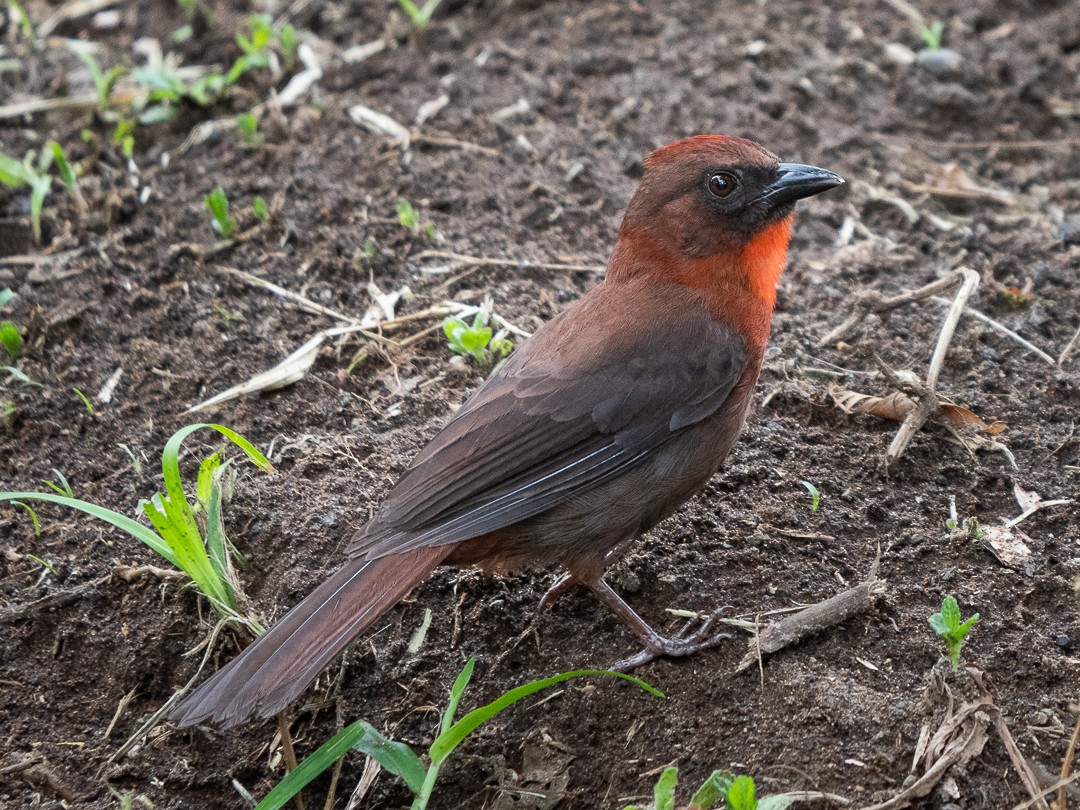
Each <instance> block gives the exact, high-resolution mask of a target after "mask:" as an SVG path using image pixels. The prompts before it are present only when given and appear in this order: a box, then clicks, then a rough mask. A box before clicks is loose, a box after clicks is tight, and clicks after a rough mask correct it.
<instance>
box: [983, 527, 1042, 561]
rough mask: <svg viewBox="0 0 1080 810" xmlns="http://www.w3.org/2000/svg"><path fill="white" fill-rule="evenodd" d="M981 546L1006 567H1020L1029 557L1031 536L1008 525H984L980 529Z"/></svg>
mask: <svg viewBox="0 0 1080 810" xmlns="http://www.w3.org/2000/svg"><path fill="white" fill-rule="evenodd" d="M979 531H980V532H982V537H981V538H980V541H981V542H982V544H983V547H984V548H985V549H986V550H987V551H989V552H990V553H991V554H993V555H994V558H995V559H996V560H997V561H998V562H999V563H1001V564H1002V565H1004V566H1005V567H1006V568H1022V567H1023V566H1024V563H1026V562H1027V561H1028V559H1029V558H1030V557H1031V547H1030V546H1028V544H1027V542H1025V541H1030V540H1031V538H1030V537H1028V536H1027V535H1026V534H1024V533H1023V532H1022V531H1020V530H1019V529H1015V528H1010V527H1008V526H984V527H982V528H981V529H980V530H979Z"/></svg>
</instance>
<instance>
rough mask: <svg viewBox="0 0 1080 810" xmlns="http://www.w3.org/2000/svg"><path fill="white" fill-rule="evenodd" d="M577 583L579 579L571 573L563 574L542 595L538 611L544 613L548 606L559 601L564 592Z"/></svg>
mask: <svg viewBox="0 0 1080 810" xmlns="http://www.w3.org/2000/svg"><path fill="white" fill-rule="evenodd" d="M577 584H578V581H577V580H576V579H574V578H573V577H572V576H570V574H563V575H562V576H561V577H559V578H558V579H557V580H555V582H554V584H552V586H551V587H550V588H548V589H547V590H546V591H544V595H543V596H541V597H540V607H538V608H537V612H538V613H543V612H544V610H545V609H546V608H549V607H551V606H552V605H554V604H555V603H556V602H558V601H559V599H561V598H562V595H563V594H564V593H566V592H567V591H568V590H570V589H571V588H572V587H573V586H574V585H577Z"/></svg>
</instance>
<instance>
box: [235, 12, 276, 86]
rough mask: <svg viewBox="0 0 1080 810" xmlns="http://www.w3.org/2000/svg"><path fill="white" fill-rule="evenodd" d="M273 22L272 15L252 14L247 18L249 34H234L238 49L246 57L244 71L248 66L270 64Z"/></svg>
mask: <svg viewBox="0 0 1080 810" xmlns="http://www.w3.org/2000/svg"><path fill="white" fill-rule="evenodd" d="M273 22H274V20H273V17H271V16H270V15H269V14H252V15H251V16H250V17H248V18H247V26H248V31H249V32H250V36H246V35H244V34H237V35H236V44H237V45H239V46H240V50H242V51H243V52H244V56H246V57H247V62H246V66H245V68H244V70H245V71H246V70H247V69H249V68H253V67H266V66H267V65H268V64H270V55H269V54H270V43H271V42H273V39H274V28H273ZM241 58H243V57H241ZM235 68H236V65H233V69H235ZM230 72H232V71H230ZM237 78H239V76H238V77H237Z"/></svg>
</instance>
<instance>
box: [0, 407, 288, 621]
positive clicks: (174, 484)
mask: <svg viewBox="0 0 1080 810" xmlns="http://www.w3.org/2000/svg"><path fill="white" fill-rule="evenodd" d="M203 428H209V429H211V430H215V431H217V432H218V433H220V434H221V435H222V436H224V437H225V438H226V439H228V440H229V441H231V442H232V443H233V444H235V445H236V446H237V447H239V448H240V449H241V450H242V451H243V452H244V454H245V455H246V456H247V457H248V459H250V460H251V462H252V463H253V464H255V466H257V467H259V469H261V470H264V471H266V472H273V469H274V468H273V465H271V464H270V462H269V461H268V460H267V459H266V457H265V456H264V455H263V454H262V453H260V452H259V451H258V450H257V449H255V447H254V445H252V444H251V442H249V441H248V440H247V439H245V438H244V437H243V436H241V435H240V434H239V433H236V432H235V431H233V430H230V429H229V428H227V427H225V426H224V425H214V424H194V425H188V426H186V427H183V428H180V430H178V431H176V433H174V434H173V435H172V437H171V438H170V439H169V441H168V442H166V444H165V449H164V450H163V451H162V454H161V472H162V476H163V478H164V480H165V493H164V494H162V493H160V492H158V493H156V494H155V495H154V496H153V497H151V498H150V500H148V501H146V500H144V501H139V508H140V509H141V510H142V512H143V514H145V515H146V517H147V518H148V519H149V520H150V523H151V525H152V526H153V528H152V529H151V528H148V527H146V526H144V525H143V524H141V523H139V522H137V521H135V520H132V519H131V518H129V517H128V516H127V515H124V514H121V513H120V512H116V511H114V510H112V509H108V508H106V507H104V506H99V505H97V504H95V503H90V502H89V501H83V500H79V499H78V498H75V497H74V494H73V492H72V490H71V486H70V485H69V484H68V482H67V479H65V478H64V476H63V475H62V474H61V473H60V472H59V471H58V470H55V469H54V470H53V472H54V473H55V474H56V476H57V477H58V478H59V479H60V481H61V484H62V486H57V485H56V484H53V483H52V482H51V481H46V482H44V483H46V484H47V485H48V486H49V487H51V488H52V489H53V490H54V492H51V493H50V492H0V501H35V500H36V501H49V502H51V503H58V504H60V505H62V506H67V507H70V508H72V509H76V510H78V511H80V512H83V513H85V514H88V515H90V516H91V517H96V518H99V519H101V520H104V521H105V522H106V523H110V524H112V525H113V526H114V527H116V528H117V529H120V530H121V531H122V532H125V533H127V534H129V535H130V536H132V537H134V538H135V539H136V540H139V541H141V542H143V543H145V544H146V545H147V546H149V547H150V548H151V549H152V550H153V551H155V552H157V553H158V554H159V555H161V556H162V557H163V558H164V559H165V560H167V561H168V562H169V563H170V564H172V565H174V566H176V567H177V568H179V569H180V570H182V571H183V572H184V573H185V574H187V575H188V576H189V577H191V580H192V581H193V582H194V583H195V585H196V587H197V588H198V589H199V591H201V592H202V594H203V595H204V596H205V597H206V598H207V599H208V600H209V602H210V604H211V605H213V607H214V609H215V610H217V611H218V613H219V614H221V615H222V616H223V617H224V618H226V619H228V620H230V621H234V622H237V623H239V624H242V625H245V626H247V627H249V628H250V629H251V630H252V631H253V632H255V633H257V634H258V633H262V627H261V626H259V625H258V623H256V622H254V621H252V620H251V619H248V618H245V617H243V616H241V615H240V614H239V613H238V612H237V608H238V594H239V593H240V586H239V582H238V580H237V576H236V570H235V568H234V566H233V559H235V560H236V561H237V562H238V563H239V564H240V565H243V564H244V559H243V557H242V556H240V554H239V552H238V551H237V550H236V548H235V547H234V546H233V545H232V543H231V542H230V541H229V539H228V538H227V537H226V536H225V530H224V524H223V522H222V516H221V509H222V501H223V500H224V499H225V497H226V496H227V485H226V483H227V479H226V478H225V473H226V472H227V471H229V470H230V465H231V461H224V460H223V459H222V456H221V453H213V454H212V455H210V456H209V457H207V458H206V459H204V460H203V462H202V464H201V465H200V466H199V473H198V477H197V479H196V485H195V500H194V501H191V500H189V499H188V496H187V494H186V493H185V491H184V486H183V484H182V482H181V479H180V461H179V458H180V449H181V446H182V445H183V443H184V440H185V439H186V438H187V437H188V436H190V435H191V434H192V433H194V432H195V431H197V430H200V429H203Z"/></svg>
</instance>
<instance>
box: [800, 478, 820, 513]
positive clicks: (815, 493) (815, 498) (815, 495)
mask: <svg viewBox="0 0 1080 810" xmlns="http://www.w3.org/2000/svg"><path fill="white" fill-rule="evenodd" d="M799 483H800V484H802V485H803V486H804V487H805V488H806V491H807V492H809V493H810V511H811V512H816V511H817V510H818V507H819V506H821V490H819V489H818V488H817V487H815V486H814V485H813V484H811V483H810V482H809V481H800V482H799Z"/></svg>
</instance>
